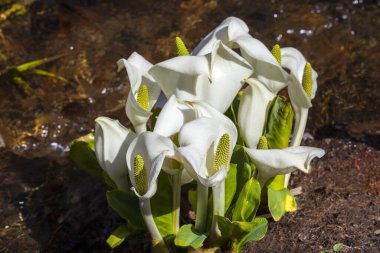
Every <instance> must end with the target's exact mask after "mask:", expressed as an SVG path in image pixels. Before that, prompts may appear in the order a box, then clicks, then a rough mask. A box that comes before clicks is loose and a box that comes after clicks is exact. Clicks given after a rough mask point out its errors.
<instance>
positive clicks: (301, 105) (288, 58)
mask: <svg viewBox="0 0 380 253" xmlns="http://www.w3.org/2000/svg"><path fill="white" fill-rule="evenodd" d="M281 58H282V66H283V67H284V68H287V69H289V70H290V76H291V79H290V81H289V86H288V93H289V97H290V101H291V103H292V105H293V109H294V116H295V123H294V133H293V137H292V140H291V146H299V145H300V144H301V141H302V136H303V133H304V131H305V127H306V122H307V115H308V110H309V108H310V107H311V106H312V104H311V100H312V99H313V98H314V97H315V93H316V91H317V86H318V85H317V77H318V74H317V72H315V70H314V69H313V70H312V92H311V97H310V98H309V97H308V95H307V94H306V92H305V90H304V88H303V86H302V78H303V73H304V69H305V65H306V63H307V61H306V59H305V57H304V56H303V54H302V53H301V52H300V51H298V50H297V49H295V48H292V47H285V48H282V49H281Z"/></svg>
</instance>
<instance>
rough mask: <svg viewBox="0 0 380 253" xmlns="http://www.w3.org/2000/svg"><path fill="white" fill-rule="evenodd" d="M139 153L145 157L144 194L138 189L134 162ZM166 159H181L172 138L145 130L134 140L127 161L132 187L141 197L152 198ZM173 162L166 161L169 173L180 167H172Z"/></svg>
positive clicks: (127, 154) (128, 151)
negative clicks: (145, 184) (145, 179)
mask: <svg viewBox="0 0 380 253" xmlns="http://www.w3.org/2000/svg"><path fill="white" fill-rule="evenodd" d="M137 155H140V156H141V157H142V158H143V161H144V168H145V173H146V175H147V182H146V183H147V191H146V192H145V193H144V195H142V196H141V195H140V194H139V193H138V192H137V191H136V188H137V187H136V181H135V172H134V169H135V166H134V165H135V164H134V162H135V157H136V156H137ZM165 159H173V160H177V161H181V158H180V155H179V154H178V153H177V152H176V146H175V145H174V143H173V142H172V141H171V140H170V138H167V137H164V136H161V135H159V134H156V133H153V132H143V133H141V134H140V135H139V136H137V138H135V139H134V140H133V141H132V143H131V144H130V146H129V148H128V150H127V153H126V161H127V166H128V172H129V178H130V180H131V183H132V188H131V189H132V191H134V192H135V194H136V195H137V196H138V197H139V198H143V199H150V198H151V197H152V196H153V195H154V194H155V193H156V191H157V177H158V175H159V174H160V171H161V169H163V164H164V161H165ZM172 164H173V163H170V162H167V163H165V165H166V166H165V168H164V169H165V170H166V171H167V172H169V173H173V170H175V169H178V168H172V167H170V165H172Z"/></svg>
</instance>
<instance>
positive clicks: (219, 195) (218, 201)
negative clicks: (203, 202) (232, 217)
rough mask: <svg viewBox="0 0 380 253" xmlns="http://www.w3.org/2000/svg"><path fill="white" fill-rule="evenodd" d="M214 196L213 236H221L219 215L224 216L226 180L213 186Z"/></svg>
mask: <svg viewBox="0 0 380 253" xmlns="http://www.w3.org/2000/svg"><path fill="white" fill-rule="evenodd" d="M212 196H213V209H214V210H213V217H212V225H211V238H214V239H216V238H218V237H220V236H221V233H220V230H219V227H218V220H217V217H216V216H217V215H218V216H224V196H225V188H224V180H223V181H222V182H220V183H219V184H217V185H215V186H214V187H212Z"/></svg>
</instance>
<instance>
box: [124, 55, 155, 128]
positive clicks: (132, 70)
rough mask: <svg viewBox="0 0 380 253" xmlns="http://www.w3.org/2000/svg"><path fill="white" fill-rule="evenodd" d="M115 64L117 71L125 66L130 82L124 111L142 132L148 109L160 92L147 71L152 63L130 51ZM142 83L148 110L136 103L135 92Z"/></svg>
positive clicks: (149, 114)
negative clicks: (145, 90)
mask: <svg viewBox="0 0 380 253" xmlns="http://www.w3.org/2000/svg"><path fill="white" fill-rule="evenodd" d="M117 65H118V71H120V70H121V69H122V68H123V67H125V69H126V70H127V73H128V78H129V81H130V84H131V90H130V92H129V94H128V99H127V103H126V105H125V111H126V113H127V116H128V118H129V120H130V121H131V123H132V124H133V126H134V128H135V130H136V132H137V133H140V132H143V131H145V125H146V122H147V121H148V119H149V117H150V116H151V115H152V113H151V112H150V111H151V109H152V108H153V106H154V104H155V103H156V102H157V99H158V97H159V95H160V92H161V90H160V88H159V86H158V85H157V83H156V81H155V80H154V79H153V77H152V76H151V75H150V74H148V71H149V70H150V69H151V67H152V66H153V65H152V64H151V63H150V62H148V61H147V60H145V59H144V57H142V56H141V55H139V54H138V53H136V52H134V53H132V54H131V56H130V57H129V58H128V59H120V60H119V61H118V62H117ZM142 84H145V85H146V86H147V89H148V94H149V96H148V98H149V101H148V110H145V109H143V108H142V107H141V106H140V105H139V104H138V103H137V94H138V92H139V90H140V88H141V85H142Z"/></svg>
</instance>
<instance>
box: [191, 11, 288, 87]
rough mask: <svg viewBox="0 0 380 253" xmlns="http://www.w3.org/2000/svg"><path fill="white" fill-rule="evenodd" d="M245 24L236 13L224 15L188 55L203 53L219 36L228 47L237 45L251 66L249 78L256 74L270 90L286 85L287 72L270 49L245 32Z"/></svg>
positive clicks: (208, 50) (207, 50)
mask: <svg viewBox="0 0 380 253" xmlns="http://www.w3.org/2000/svg"><path fill="white" fill-rule="evenodd" d="M248 32H249V28H248V26H247V24H246V23H245V22H244V21H243V20H241V19H239V18H236V17H229V18H227V19H225V20H224V21H223V22H222V23H221V24H220V25H219V26H218V27H216V28H215V29H214V30H213V31H211V32H210V33H209V34H208V35H207V36H206V37H205V38H204V39H203V40H202V41H201V42H200V43H199V44H198V45H197V47H196V48H195V49H194V50H193V52H192V53H191V54H192V55H206V54H208V53H210V52H212V49H213V47H214V45H215V43H217V42H218V41H219V40H220V41H221V42H222V43H223V44H225V45H226V46H228V47H229V48H233V49H239V50H240V54H241V56H242V57H243V58H244V59H245V60H246V61H247V62H248V63H249V64H250V65H251V66H252V68H253V71H254V72H253V74H252V76H251V77H252V78H256V79H258V80H260V81H261V82H264V83H266V85H267V86H268V87H269V86H272V87H270V89H272V90H275V89H277V90H281V89H282V88H284V87H285V86H286V85H287V80H288V78H289V75H288V73H287V72H286V71H285V70H284V69H283V68H282V67H281V65H280V64H279V63H278V62H277V60H276V58H275V57H274V56H273V55H272V52H271V51H270V50H269V49H268V48H267V47H266V46H265V45H264V44H263V43H262V42H261V41H259V40H258V39H255V38H253V37H252V36H251V35H250V34H249V33H248Z"/></svg>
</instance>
